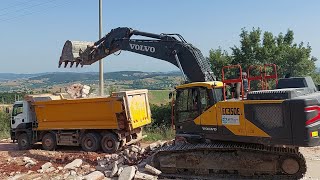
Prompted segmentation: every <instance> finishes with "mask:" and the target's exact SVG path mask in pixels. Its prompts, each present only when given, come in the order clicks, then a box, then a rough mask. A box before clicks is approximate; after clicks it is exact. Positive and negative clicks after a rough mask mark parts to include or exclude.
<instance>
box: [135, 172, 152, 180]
mask: <svg viewBox="0 0 320 180" xmlns="http://www.w3.org/2000/svg"><path fill="white" fill-rule="evenodd" d="M157 179H158V177H157V176H153V175H149V174H145V173H142V172H139V171H137V172H136V174H135V175H134V180H157Z"/></svg>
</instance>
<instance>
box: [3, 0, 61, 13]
mask: <svg viewBox="0 0 320 180" xmlns="http://www.w3.org/2000/svg"><path fill="white" fill-rule="evenodd" d="M54 1H57V0H50V1H46V2H42V3H39V4H35V5H31V6H26V7H24V8H21V9H17V10H14V11H11V12H10V11H9V12H6V13H3V14H0V17H1V16H5V15H8V14H12V13H16V12H21V11H23V10H26V9H32V8H34V7H38V6H42V5H44V4H48V3H51V2H54Z"/></svg>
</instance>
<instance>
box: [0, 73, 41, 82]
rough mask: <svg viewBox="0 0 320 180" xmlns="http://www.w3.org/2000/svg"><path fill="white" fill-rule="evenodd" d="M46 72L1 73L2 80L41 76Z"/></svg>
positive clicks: (0, 78)
mask: <svg viewBox="0 0 320 180" xmlns="http://www.w3.org/2000/svg"><path fill="white" fill-rule="evenodd" d="M44 74H46V73H37V74H15V73H0V81H7V80H16V79H26V78H31V77H36V76H41V75H44Z"/></svg>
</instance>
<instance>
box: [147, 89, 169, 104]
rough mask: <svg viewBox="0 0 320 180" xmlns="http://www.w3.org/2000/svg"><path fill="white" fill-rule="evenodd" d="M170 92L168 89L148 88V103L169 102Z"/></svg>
mask: <svg viewBox="0 0 320 180" xmlns="http://www.w3.org/2000/svg"><path fill="white" fill-rule="evenodd" d="M170 92H171V91H170V90H149V103H150V104H156V105H161V104H166V103H168V102H170V100H169V93H170Z"/></svg>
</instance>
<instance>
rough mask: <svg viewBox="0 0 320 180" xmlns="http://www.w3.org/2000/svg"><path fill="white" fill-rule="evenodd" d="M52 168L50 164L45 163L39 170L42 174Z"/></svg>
mask: <svg viewBox="0 0 320 180" xmlns="http://www.w3.org/2000/svg"><path fill="white" fill-rule="evenodd" d="M51 166H52V163H51V162H46V163H44V164H43V165H42V166H41V170H42V171H43V172H44V171H45V170H47V169H49V168H50V167H51Z"/></svg>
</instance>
